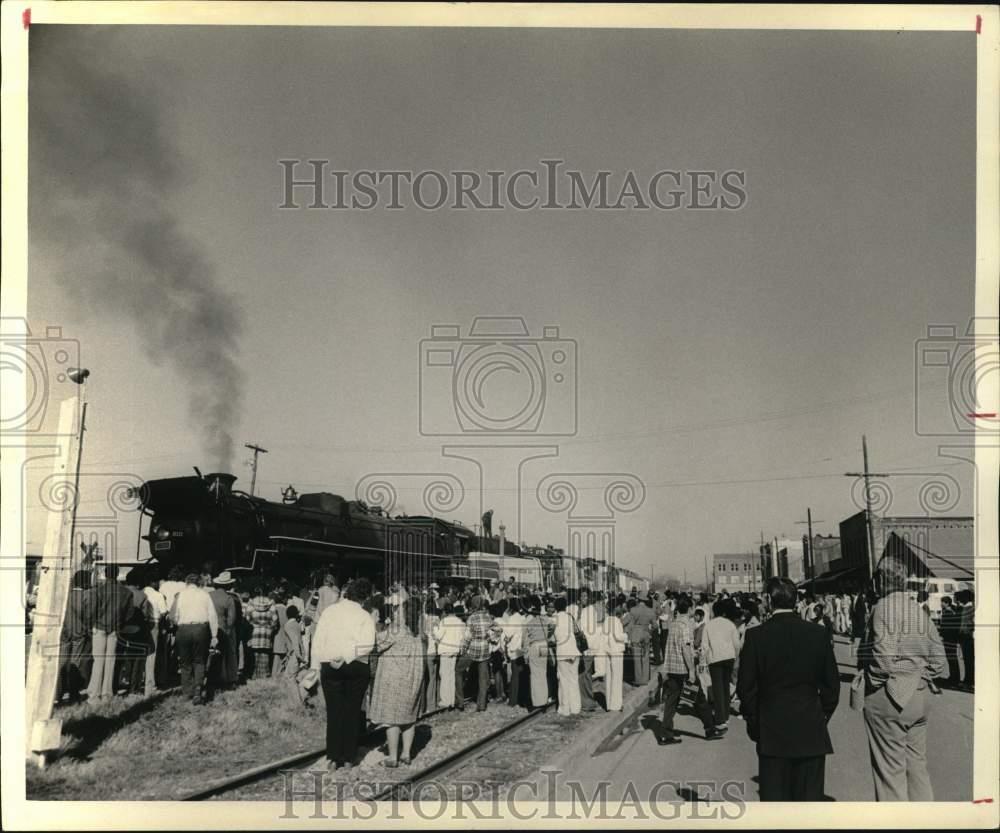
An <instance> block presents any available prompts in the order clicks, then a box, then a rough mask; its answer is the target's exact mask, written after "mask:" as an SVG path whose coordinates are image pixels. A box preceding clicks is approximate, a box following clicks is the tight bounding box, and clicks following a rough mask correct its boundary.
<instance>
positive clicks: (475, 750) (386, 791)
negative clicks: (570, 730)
mask: <svg viewBox="0 0 1000 833" xmlns="http://www.w3.org/2000/svg"><path fill="white" fill-rule="evenodd" d="M553 705H554V703H549V704H548V705H546V706H542V707H541V708H539V709H536V710H534V711H531V712H528V713H527V714H525V715H524V716H523V717H519V718H517V719H516V720H514V721H512V722H511V723H508V724H506V725H505V726H501V727H500V728H499V729H497V730H496V731H494V732H490V733H489V734H488V735H485V736H484V737H482V738H479V740H477V741H474V742H473V743H471V744H469V745H468V746H466V747H464V748H462V749H460V750H458V751H457V752H453V753H452V754H451V755H448V756H447V757H445V758H442V759H441V760H440V761H437V762H435V763H433V764H431V765H430V766H427V767H425V768H424V769H421V770H418V771H417V772H414V773H412V774H409V775H407V776H405V777H404V778H401V779H400V780H399V781H395V782H393V783H391V784H386V785H385V786H384V787H383V788H382V789H381V790H379V791H378V792H376V793H375V794H374V795H373V796H372V800H373V801H388V800H390V799H396V800H403V801H408V800H410V799H411V798H412V797H413V796H414V794H415V793H416V792H417V791H418V790H419V789H420V786H421V785H422V784H426V783H428V782H430V781H434V780H437V779H440V778H441V777H442V776H444V775H454V773H455V772H456V771H458V770H459V769H461V768H462V767H465V766H467V765H469V764H472V765H473V766H478V767H480V768H481V769H482V768H485V769H487V770H496V769H498V768H499V767H496V766H494V765H492V764H490V763H488V762H485V763H481V762H480V759H482V758H484V757H485V756H487V755H488V754H489V752H491V751H492V750H493V749H495V748H496V747H497V746H498V745H499V743H500V741H501V740H504V741H508V740H510V738H511V737H512V736H513V735H515V734H517V733H518V732H520V731H521V730H522V729H523V728H524V726H525V724H528V723H531V722H533V721H534V720H537V719H538V718H539V717H541V716H542V714H543V713H545V712H546V711H548V710H549V709H550V708H551V707H552V706H553Z"/></svg>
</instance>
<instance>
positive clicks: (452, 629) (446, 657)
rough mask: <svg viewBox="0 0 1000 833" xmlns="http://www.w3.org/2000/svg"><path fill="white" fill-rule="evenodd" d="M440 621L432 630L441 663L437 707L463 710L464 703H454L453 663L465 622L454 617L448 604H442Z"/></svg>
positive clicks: (459, 650) (463, 638) (459, 645)
mask: <svg viewBox="0 0 1000 833" xmlns="http://www.w3.org/2000/svg"><path fill="white" fill-rule="evenodd" d="M441 611H442V613H443V614H444V615H443V616H442V617H441V621H440V622H438V623H437V625H436V626H435V628H434V640H435V641H436V642H437V651H438V656H440V658H441V659H440V662H441V693H440V698H441V699H440V701H439V705H440V706H441V708H442V709H451V708H454V707H456V706H457V707H458V708H459V709H464V708H465V703H456V702H455V662H456V661H457V659H458V655H459V653H460V652H461V650H462V643H463V642H464V641H465V630H466V629H465V622H463V621H462V620H461V619H459V618H458V617H457V616H456V615H455V611H454V608H453V607H452V605H451V603H450V602H447V601H446V602H444V604H443V606H442V608H441Z"/></svg>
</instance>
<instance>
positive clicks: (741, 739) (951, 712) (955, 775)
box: [559, 637, 973, 801]
mask: <svg viewBox="0 0 1000 833" xmlns="http://www.w3.org/2000/svg"><path fill="white" fill-rule="evenodd" d="M836 653H837V660H838V662H839V663H840V671H841V680H842V685H841V698H840V705H839V706H838V707H837V711H836V713H835V714H834V716H833V719H832V720H831V722H830V735H831V738H832V740H833V748H834V754H833V755H831V756H829V757H827V763H826V794H827V796H828V798H829V799H830V800H833V801H874V800H875V794H874V789H873V786H872V778H871V765H870V763H869V760H868V742H867V739H866V737H865V729H864V724H863V719H862V716H861V714H860V713H859V712H854V711H851V709H850V705H849V697H848V685H849V682H850V680H851V677H852V676H853V669H854V664H853V662H851V657H850V646H849V645H848V644H847V641H846V640H845V639H842V638H840V637H838V638H837V641H836ZM660 714H661V711H660V709H656V710H653V709H649V710H647V711H646V712H645V713H643V716H642V718H641V722H640V727H644V728H643V730H642V731H641V732H638V733H636V734H633V735H631V736H629V737H627V738H626V739H625V740H624V741H623V742H622V743H621V744H620V745H619V746H618V747H617V748H613V749H611V750H610V751H608V752H604V753H602V754H599V755H597V756H595V757H587V758H580V759H578V760H577V761H575V762H574V767H573V771H572V772H571V773H569V774H567V776H566V777H567V778H571V779H572V780H574V781H577V782H579V784H580V787H581V788H582V790H583V793H584V795H587V796H589V795H592V794H593V791H594V790H596V789H597V787H598V785H599V783H600V782H602V781H607V782H610V783H611V786H610V788H609V789H608V796H609V798H616V799H620V798H621V797H622V796H623V794H624V791H625V789H626V785H627V784H628V783H629V782H632V783H633V784H634V787H635V790H636V793H637V794H638V795H639V796H642V797H643V798H645V797H646V796H648V795H649V792H650V790H651V789H652V788H653V786H654V785H655V784H657V782H661V781H671V782H674V783H677V784H679V785H680V791H679V793H680V794H679V793H678V790H676V789H674V788H673V787H664V788H662V790H661V791H660V792H659V793H657V796H656V797H657V800H662V801H669V800H676V799H678V798H680V799H686V800H689V799H690V798H692V797H693V796H692V793H691V792H688V790H689V789H695V788H694V787H693V786H685V785H691V784H692V782H698V781H700V782H713V783H715V784H721V783H722V782H726V781H737V782H741V783H742V784H745V788H743V787H737V788H735V790H734V788H730V789H729V792H728V796H729V797H735V796H736V795H738V794H739V793H738V791H739V790H741V789H742V790H743V794H744V797H745V798H746V800H748V801H757V800H758V797H757V784H756V780H755V779H756V773H757V757H756V753H755V750H754V744H753V743H752V742H751V741H750V739H749V738H748V737H747V734H746V729H745V727H744V724H743V721H742V720H741V719H739V718H731V719H730V730H729V733H728V735H727V736H726V737H725V738H723V739H722V740H720V741H711V742H709V741H705V740H704V739H703V737H704V736H703V732H702V728H701V723H700V722H699V721H698V720H697V719H696V718H695V717H694V716H693V715H692V714H690V708H688V707H687V706H685V705H684V704H683V703H682V705H681V713H680V714H679V715H678V716H677V718H675V727H676V728H677V729H678V730H679V731H680V732H682V733H683V734H684V742H683V743H681V744H678V745H675V746H667V747H661V746H658V745H657V743H656V738H655V736H654V732H653V730H654V729H655V728H656V727H657V726H658V721H659V717H660ZM972 714H973V698H972V695H971V694H968V693H965V692H959V691H948V690H946V691H944V692H943V693H942V694H941V696H940V697H938V698H936V699H935V706H934V710H933V711H932V712H931V718H930V727H929V732H928V751H929V770H930V775H931V781H932V783H933V786H934V793H935V799H936V800H939V801H969V800H971V798H972V795H971V789H972V742H973V741H972V738H973V724H972ZM721 789H722V788H721V786H720V787H712V788H709V787H707V786H702V787H700V788H699V789H698V790H697V791H698V792H699V793H700V794H701V795H702V796H704V797H709V798H711V797H715V798H719V797H723V795H722V793H720V790H721ZM571 796H572V792H571V791H570V788H569V787H568V786H565V787H563V788H562V790H560V792H559V798H560V799H563V800H566V799H569V798H570V797H571Z"/></svg>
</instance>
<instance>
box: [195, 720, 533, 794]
mask: <svg viewBox="0 0 1000 833" xmlns="http://www.w3.org/2000/svg"><path fill="white" fill-rule="evenodd" d="M552 705H553V704H551V703H550V704H549V705H547V706H544V707H542V708H540V709H537V710H535V711H532V712H528V713H527V714H525V715H523V716H522V717H519V718H517V719H515V720H513V721H511V722H510V723H507V724H505V725H503V726H501V727H500V728H499V729H496V730H495V731H493V732H490V733H488V734H487V735H485V736H483V737H481V738H479V739H478V740H476V741H474V742H473V743H471V744H469V745H468V746H465V747H463V748H462V749H460V750H458V751H457V752H453V753H451V754H450V755H447V756H446V757H444V758H442V759H441V760H439V761H436V762H435V763H433V764H431V765H429V766H427V767H425V768H424V769H421V770H418V771H416V772H414V773H412V774H407V775H405V776H404V777H402V778H401V779H400V780H399V781H395V782H393V783H392V784H387V785H385V787H383V788H382V789H381V790H380V791H378V792H377V793H376V794H375V795H374V796H372V798H371V799H370V800H374V801H384V800H388V799H390V798H393V797H394V796H395V797H397V798H399V797H400V793H401V792H402V791H406V792H407V797H408V795H412V792H413V790H414V789H415V788H417V787H418V785H419V784H422V783H426V782H428V781H430V780H432V779H434V778H438V777H440V776H441V775H443V774H445V773H450V772H453V771H454V770H457V769H458V768H460V767H461V766H463V765H465V764H467V763H469V762H470V761H472V760H474V759H478V758H480V757H482V756H484V755H486V754H488V753H489V752H490V751H491V750H492V749H494V748H495V747H496V746H497V745H498V743H499V741H500V740H501V739H503V738H507V737H509V736H510V735H511V734H512V733H514V732H516V731H518V730H520V729H521V728H522V727H524V725H525V724H527V723H530V722H531V721H532V720H534V719H536V718H538V717H539V716H541V715H542V714H543V713H544V712H546V711H548V709H549V708H550V707H551V706H552ZM445 711H447V709H436V710H435V711H432V712H427V713H426V714H424V715H421V717H420V719H421V720H426V719H428V718H430V717H433V716H435V715H438V714H441V713H443V712H445ZM383 731H384V729H373V730H371V731H370V732H369V733H368V739H369V740H374V739H375V738H376V737H377V736H378V735H380V734H381V733H382V732H383ZM325 755H326V747H325V746H320V747H317V748H315V749H310V750H308V751H305V752H299V753H296V754H295V755H291V756H289V757H286V758H281V759H280V760H275V761H270V762H268V763H266V764H262V765H261V766H258V767H254V768H253V769H248V770H245V771H244V772H240V773H238V774H237V775H233V776H230V777H228V778H225V779H223V780H221V781H217V782H215V783H214V784H210V785H208V786H207V787H202V788H199V789H197V790H193V791H191V792H188V793H186V794H184V795H182V796H181V797H180V800H181V801H205V800H207V799H210V798H216V797H218V796H221V795H224V794H225V793H228V792H231V791H233V790H235V789H238V788H240V787H245V786H247V785H248V784H253V783H255V782H259V781H263V780H266V779H267V778H271V777H273V776H275V775H276V774H277V773H279V772H281V771H283V770H289V769H297V768H300V767H302V765H303V764H308V763H310V762H311V761H315V760H316V759H317V758H322V757H323V756H325ZM396 772H400V770H396Z"/></svg>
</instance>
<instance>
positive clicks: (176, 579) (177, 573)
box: [159, 567, 185, 610]
mask: <svg viewBox="0 0 1000 833" xmlns="http://www.w3.org/2000/svg"><path fill="white" fill-rule="evenodd" d="M184 576H185V573H184V570H183V568H181V567H171V568H170V572H169V573H168V574H167V579H166V581H162V582H160V588H159V589H160V592H161V593H162V594H163V598H164V600H165V601H166V603H167V610H169V609H170V608H171V607H173V604H174V599H175V598H176V597H177V594H178V593H180V592H181V590H183V589H184Z"/></svg>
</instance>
